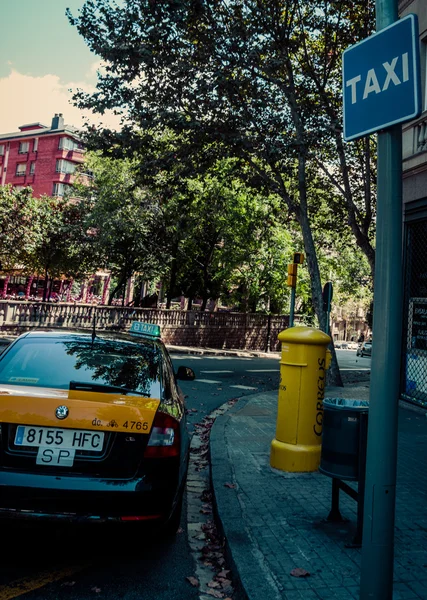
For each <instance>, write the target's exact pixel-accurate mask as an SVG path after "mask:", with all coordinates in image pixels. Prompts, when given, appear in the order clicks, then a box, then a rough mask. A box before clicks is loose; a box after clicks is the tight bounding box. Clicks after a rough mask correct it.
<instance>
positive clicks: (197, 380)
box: [195, 379, 222, 383]
mask: <svg viewBox="0 0 427 600" xmlns="http://www.w3.org/2000/svg"><path fill="white" fill-rule="evenodd" d="M195 382H196V383H222V381H215V380H214V379H195Z"/></svg>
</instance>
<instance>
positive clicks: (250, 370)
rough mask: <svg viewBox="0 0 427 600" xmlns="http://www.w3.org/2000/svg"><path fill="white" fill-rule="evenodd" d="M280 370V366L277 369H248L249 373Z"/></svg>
mask: <svg viewBox="0 0 427 600" xmlns="http://www.w3.org/2000/svg"><path fill="white" fill-rule="evenodd" d="M279 370H280V369H279V367H277V369H246V371H247V372H248V373H277V372H278V371H279Z"/></svg>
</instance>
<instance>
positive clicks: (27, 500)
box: [0, 471, 183, 522]
mask: <svg viewBox="0 0 427 600" xmlns="http://www.w3.org/2000/svg"><path fill="white" fill-rule="evenodd" d="M182 483H183V482H182ZM180 488H181V486H180V485H179V482H178V479H177V478H176V477H175V478H173V480H171V481H168V480H157V481H153V480H151V481H150V482H147V481H146V478H145V477H138V478H135V479H132V480H114V479H95V478H92V479H86V478H82V477H58V476H48V475H34V474H28V473H7V472H4V471H3V472H0V518H9V519H10V518H13V519H58V520H62V521H67V520H68V521H98V522H105V521H122V520H126V518H129V517H139V519H135V520H141V521H142V520H148V521H150V520H152V521H165V520H167V519H168V517H169V515H170V513H171V511H172V509H173V507H174V504H175V502H176V499H177V497H178V495H179V489H180Z"/></svg>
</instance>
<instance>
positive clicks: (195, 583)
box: [186, 577, 200, 587]
mask: <svg viewBox="0 0 427 600" xmlns="http://www.w3.org/2000/svg"><path fill="white" fill-rule="evenodd" d="M186 579H187V581H189V582H190V583H191V585H193V586H194V587H199V585H200V584H199V580H198V579H197V577H186Z"/></svg>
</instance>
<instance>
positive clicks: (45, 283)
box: [43, 269, 49, 302]
mask: <svg viewBox="0 0 427 600" xmlns="http://www.w3.org/2000/svg"><path fill="white" fill-rule="evenodd" d="M44 275H45V276H44V287H43V302H46V299H47V289H48V286H49V270H48V269H46V270H45V274H44Z"/></svg>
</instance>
